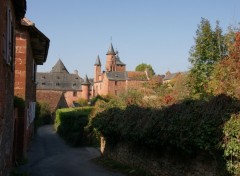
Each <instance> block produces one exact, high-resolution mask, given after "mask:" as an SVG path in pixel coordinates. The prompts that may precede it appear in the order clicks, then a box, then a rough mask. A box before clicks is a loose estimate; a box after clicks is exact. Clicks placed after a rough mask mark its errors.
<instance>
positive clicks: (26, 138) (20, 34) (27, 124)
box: [14, 18, 50, 160]
mask: <svg viewBox="0 0 240 176" xmlns="http://www.w3.org/2000/svg"><path fill="white" fill-rule="evenodd" d="M49 42H50V41H49V39H48V38H47V37H46V36H45V35H44V34H43V33H42V32H41V31H39V30H38V28H36V26H35V25H34V23H33V22H31V21H30V20H28V19H27V18H23V19H22V20H21V25H19V26H18V27H17V28H16V49H15V52H16V54H15V82H14V95H15V96H17V97H20V98H22V99H23V100H24V101H25V110H24V113H19V114H18V117H16V119H15V136H14V137H15V139H14V142H15V143H14V144H15V145H14V147H15V151H16V152H15V153H17V155H16V157H15V159H16V160H17V159H21V158H23V157H25V156H26V152H27V148H28V146H29V144H30V140H31V137H32V136H33V132H34V123H33V121H34V118H35V109H36V70H37V69H36V68H37V65H43V63H44V62H45V61H46V59H47V55H48V49H49Z"/></svg>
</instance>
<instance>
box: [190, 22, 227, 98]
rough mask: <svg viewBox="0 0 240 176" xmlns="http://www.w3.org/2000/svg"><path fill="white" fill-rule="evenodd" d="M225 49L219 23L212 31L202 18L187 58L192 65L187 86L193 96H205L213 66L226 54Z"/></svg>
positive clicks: (208, 23)
mask: <svg viewBox="0 0 240 176" xmlns="http://www.w3.org/2000/svg"><path fill="white" fill-rule="evenodd" d="M225 48H226V47H225V44H224V36H223V35H222V29H221V28H220V26H219V22H217V23H216V28H215V31H214V30H212V28H211V25H210V22H209V20H207V19H205V18H202V20H201V22H200V24H199V25H198V29H197V31H196V37H195V45H194V46H192V48H191V50H190V57H189V61H190V62H191V64H192V68H191V70H190V74H189V78H190V79H189V80H190V83H189V86H190V87H191V93H192V94H193V95H200V96H202V95H205V93H206V86H207V83H208V82H209V79H210V76H211V73H212V70H213V68H214V65H215V64H216V63H217V62H218V61H219V60H220V59H221V58H222V57H223V56H224V55H225V54H226V49H225Z"/></svg>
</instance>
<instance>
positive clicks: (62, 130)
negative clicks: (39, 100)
mask: <svg viewBox="0 0 240 176" xmlns="http://www.w3.org/2000/svg"><path fill="white" fill-rule="evenodd" d="M92 109H93V107H82V108H71V109H69V108H65V109H58V110H57V112H56V119H55V124H54V127H55V129H56V130H57V133H58V134H59V135H60V136H61V137H62V138H63V139H64V140H65V141H66V142H67V143H68V144H70V145H71V146H78V145H79V144H81V142H82V138H83V133H84V127H85V126H86V125H87V124H88V116H89V114H90V113H91V111H92Z"/></svg>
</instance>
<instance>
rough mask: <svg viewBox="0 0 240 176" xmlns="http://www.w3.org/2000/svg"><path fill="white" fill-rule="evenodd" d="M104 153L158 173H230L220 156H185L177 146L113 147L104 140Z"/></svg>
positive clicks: (207, 175)
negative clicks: (148, 147)
mask: <svg viewBox="0 0 240 176" xmlns="http://www.w3.org/2000/svg"><path fill="white" fill-rule="evenodd" d="M101 152H102V154H103V156H104V157H107V158H111V159H113V160H116V161H119V162H121V163H124V164H127V165H130V166H134V167H138V168H141V169H144V170H146V171H147V172H148V173H150V174H152V175H154V176H226V175H227V173H226V172H225V171H223V170H225V169H224V165H222V166H220V165H221V163H223V162H220V161H219V159H216V158H214V157H212V156H210V155H209V154H206V153H204V152H199V153H198V154H197V155H195V156H194V155H191V156H190V155H184V154H182V153H178V152H177V151H176V150H174V149H170V148H164V149H163V148H162V149H159V151H151V150H150V149H148V150H147V149H143V148H142V149H141V148H139V147H134V146H131V145H130V144H127V143H118V144H116V145H115V146H109V145H108V144H107V142H106V141H105V140H104V139H103V138H102V139H101Z"/></svg>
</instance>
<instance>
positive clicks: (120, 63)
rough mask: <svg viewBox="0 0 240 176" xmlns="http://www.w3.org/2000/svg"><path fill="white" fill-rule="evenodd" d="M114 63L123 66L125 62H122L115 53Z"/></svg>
mask: <svg viewBox="0 0 240 176" xmlns="http://www.w3.org/2000/svg"><path fill="white" fill-rule="evenodd" d="M116 64H117V65H123V66H125V65H126V64H124V63H123V62H122V61H121V60H120V57H119V55H118V54H117V55H116Z"/></svg>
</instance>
